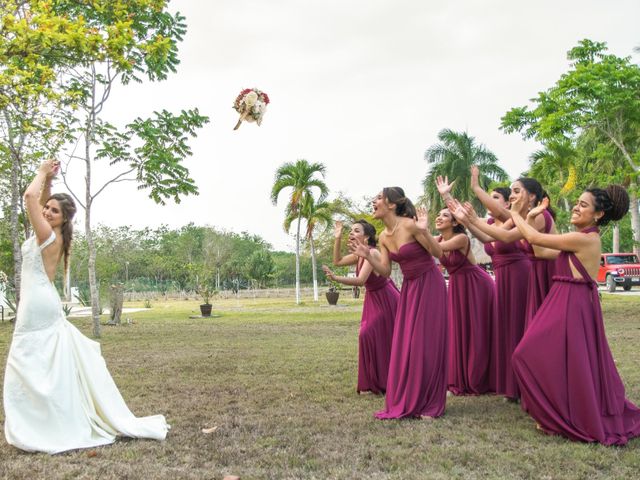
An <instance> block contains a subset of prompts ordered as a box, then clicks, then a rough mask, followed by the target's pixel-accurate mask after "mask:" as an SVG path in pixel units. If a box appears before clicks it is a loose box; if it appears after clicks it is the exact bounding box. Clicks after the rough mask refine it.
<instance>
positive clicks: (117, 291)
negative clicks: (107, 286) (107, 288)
mask: <svg viewBox="0 0 640 480" xmlns="http://www.w3.org/2000/svg"><path fill="white" fill-rule="evenodd" d="M110 300H111V301H110V302H109V303H110V307H111V319H110V320H109V322H108V324H109V325H120V323H121V320H120V317H121V316H122V305H123V303H124V288H123V285H122V284H121V283H120V284H116V285H111V299H110Z"/></svg>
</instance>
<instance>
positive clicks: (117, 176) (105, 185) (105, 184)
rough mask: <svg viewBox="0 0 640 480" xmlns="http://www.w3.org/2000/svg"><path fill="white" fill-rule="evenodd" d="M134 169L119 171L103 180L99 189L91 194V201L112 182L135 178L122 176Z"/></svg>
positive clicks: (134, 168)
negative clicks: (105, 180) (109, 178)
mask: <svg viewBox="0 0 640 480" xmlns="http://www.w3.org/2000/svg"><path fill="white" fill-rule="evenodd" d="M135 170H136V167H133V168H130V169H129V170H127V171H126V172H122V173H119V174H118V175H116V176H115V177H113V178H112V179H111V180H108V181H107V182H105V183H104V185H102V187H100V189H99V190H98V191H97V192H96V193H94V194H93V195H92V196H91V201H93V200H94V199H95V198H96V197H97V196H98V195H99V194H100V192H102V191H103V190H104V189H105V188H107V186H109V185H110V184H112V183H118V182H126V181H131V180H135V178H122V177H124V176H125V175H128V174H130V173H131V172H133V171H135Z"/></svg>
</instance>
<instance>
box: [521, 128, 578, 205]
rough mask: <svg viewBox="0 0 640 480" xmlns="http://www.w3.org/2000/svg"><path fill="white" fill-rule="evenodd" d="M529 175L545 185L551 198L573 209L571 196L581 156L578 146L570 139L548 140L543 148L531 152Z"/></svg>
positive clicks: (575, 184) (574, 187)
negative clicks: (570, 200) (577, 150)
mask: <svg viewBox="0 0 640 480" xmlns="http://www.w3.org/2000/svg"><path fill="white" fill-rule="evenodd" d="M530 160H531V168H530V169H529V173H528V175H529V176H531V177H533V178H535V179H536V180H538V181H539V182H540V183H541V184H542V185H544V188H545V190H546V191H547V192H548V193H549V194H550V196H551V199H552V200H553V201H555V202H556V203H557V204H558V205H560V200H562V204H563V207H564V209H565V210H566V211H570V210H571V204H570V202H569V196H570V195H571V193H572V192H573V191H574V190H575V189H576V186H577V181H578V168H579V158H578V153H577V152H576V148H575V147H574V146H573V145H572V144H571V143H570V142H569V141H568V140H563V141H553V142H547V143H546V144H545V146H544V149H543V150H537V151H535V152H533V154H531V157H530Z"/></svg>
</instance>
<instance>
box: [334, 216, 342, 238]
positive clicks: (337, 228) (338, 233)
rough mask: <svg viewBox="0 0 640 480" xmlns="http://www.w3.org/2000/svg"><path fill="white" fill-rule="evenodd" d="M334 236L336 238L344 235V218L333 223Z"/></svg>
mask: <svg viewBox="0 0 640 480" xmlns="http://www.w3.org/2000/svg"><path fill="white" fill-rule="evenodd" d="M333 236H334V237H335V238H340V237H342V220H336V223H334V224H333Z"/></svg>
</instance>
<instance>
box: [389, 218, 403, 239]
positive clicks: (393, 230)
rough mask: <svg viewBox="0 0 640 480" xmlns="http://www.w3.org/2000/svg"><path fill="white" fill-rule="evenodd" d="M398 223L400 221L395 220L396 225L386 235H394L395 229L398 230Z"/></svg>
mask: <svg viewBox="0 0 640 480" xmlns="http://www.w3.org/2000/svg"><path fill="white" fill-rule="evenodd" d="M399 223H400V219H398V220H396V224H395V225H394V226H393V229H392V230H391V232H390V233H388V234H387V235H389V236H392V235H393V234H394V233H396V229H397V228H398V224H399Z"/></svg>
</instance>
